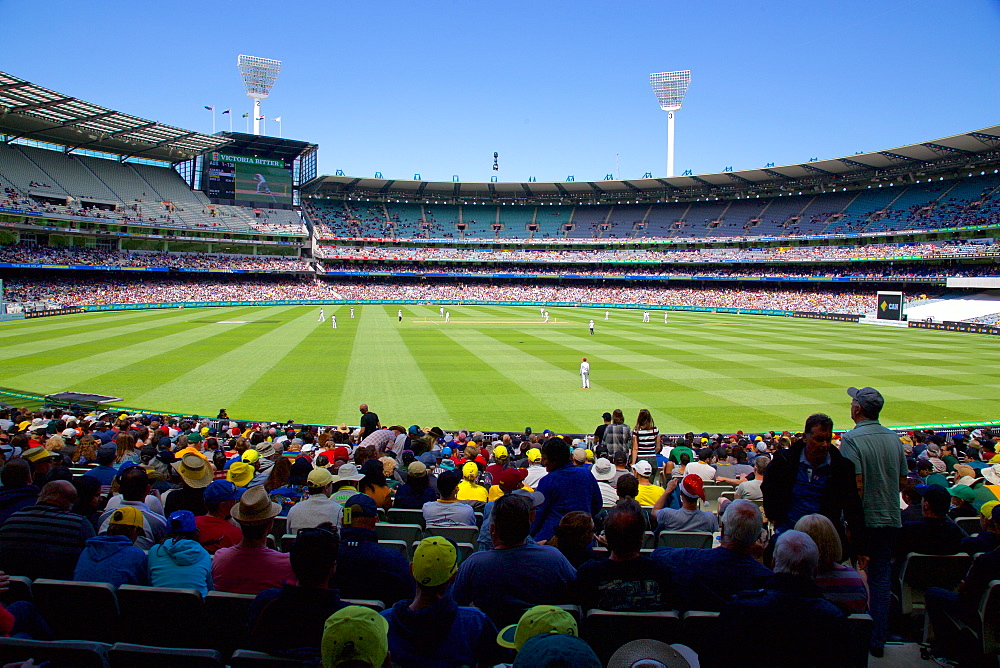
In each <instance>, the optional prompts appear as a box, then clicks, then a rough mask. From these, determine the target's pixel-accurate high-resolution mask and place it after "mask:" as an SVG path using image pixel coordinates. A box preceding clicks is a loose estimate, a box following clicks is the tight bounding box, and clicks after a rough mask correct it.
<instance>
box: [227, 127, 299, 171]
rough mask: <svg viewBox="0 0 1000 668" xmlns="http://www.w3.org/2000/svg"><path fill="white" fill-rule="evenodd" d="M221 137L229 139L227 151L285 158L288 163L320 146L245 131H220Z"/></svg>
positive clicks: (276, 158) (277, 158)
mask: <svg viewBox="0 0 1000 668" xmlns="http://www.w3.org/2000/svg"><path fill="white" fill-rule="evenodd" d="M219 136H220V137H224V138H225V139H227V140H228V141H229V143H228V145H227V146H226V150H227V151H232V152H234V153H236V154H238V155H252V156H254V157H256V158H268V159H270V160H284V161H285V162H286V163H288V162H291V161H292V160H294V159H295V158H297V157H299V156H300V155H303V154H305V153H308V152H309V151H312V150H315V149H317V148H318V146H317V145H316V144H310V143H309V142H307V141H298V140H296V139H282V138H280V137H266V136H264V135H250V134H246V133H243V132H220V133H219Z"/></svg>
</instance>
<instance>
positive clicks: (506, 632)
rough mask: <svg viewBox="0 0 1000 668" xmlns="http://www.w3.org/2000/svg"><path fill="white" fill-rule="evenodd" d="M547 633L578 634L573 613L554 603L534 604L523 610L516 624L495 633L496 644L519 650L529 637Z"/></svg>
mask: <svg viewBox="0 0 1000 668" xmlns="http://www.w3.org/2000/svg"><path fill="white" fill-rule="evenodd" d="M547 633H562V634H565V635H570V636H576V635H579V634H578V632H577V627H576V620H575V619H573V615H571V614H569V613H568V612H566V611H565V610H563V609H562V608H557V607H556V606H554V605H536V606H535V607H533V608H528V609H527V610H525V611H524V614H523V615H521V619H520V620H519V621H518V622H517V624H511V625H510V626H506V627H504V628H503V630H502V631H500V633H499V634H498V635H497V644H498V645H500V646H501V647H507V648H510V649H516V650H520V649H521V647H523V646H524V643H526V642H527V641H528V640H529V639H530V638H533V637H535V636H537V635H542V634H547Z"/></svg>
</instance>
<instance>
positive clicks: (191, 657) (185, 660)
mask: <svg viewBox="0 0 1000 668" xmlns="http://www.w3.org/2000/svg"><path fill="white" fill-rule="evenodd" d="M163 635H167V634H163ZM174 638H175V640H174V642H175V643H176V642H178V641H180V642H184V640H183V636H181V637H180V638H178V637H177V636H174ZM108 657H109V658H110V659H111V668H133V667H134V666H142V667H143V668H174V667H175V666H178V667H183V668H216V666H222V665H223V663H222V654H220V653H219V652H217V651H215V650H214V649H194V648H190V649H181V648H173V647H151V646H149V645H132V644H130V643H124V642H120V643H115V644H114V646H112V647H111V651H110V652H108Z"/></svg>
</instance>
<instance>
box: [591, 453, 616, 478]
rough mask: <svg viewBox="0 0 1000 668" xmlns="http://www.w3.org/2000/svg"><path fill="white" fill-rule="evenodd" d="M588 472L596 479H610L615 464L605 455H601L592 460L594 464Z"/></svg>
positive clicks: (613, 474) (612, 475) (613, 472)
mask: <svg viewBox="0 0 1000 668" xmlns="http://www.w3.org/2000/svg"><path fill="white" fill-rule="evenodd" d="M590 472H591V473H593V474H594V477H595V478H597V479H598V480H611V479H612V478H614V477H615V465H614V464H612V463H611V461H610V460H608V458H607V457H601V458H600V459H598V460H597V461H596V462H594V466H593V468H591V469H590Z"/></svg>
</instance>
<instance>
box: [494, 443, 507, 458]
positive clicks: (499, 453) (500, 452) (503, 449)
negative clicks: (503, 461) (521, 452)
mask: <svg viewBox="0 0 1000 668" xmlns="http://www.w3.org/2000/svg"><path fill="white" fill-rule="evenodd" d="M493 456H494V457H495V458H496V459H500V458H501V457H507V456H508V454H507V446H506V445H498V446H497V447H495V448H493Z"/></svg>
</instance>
